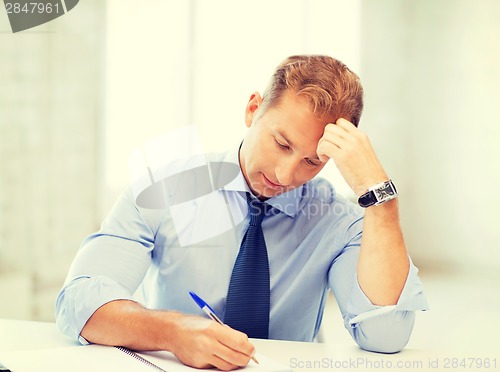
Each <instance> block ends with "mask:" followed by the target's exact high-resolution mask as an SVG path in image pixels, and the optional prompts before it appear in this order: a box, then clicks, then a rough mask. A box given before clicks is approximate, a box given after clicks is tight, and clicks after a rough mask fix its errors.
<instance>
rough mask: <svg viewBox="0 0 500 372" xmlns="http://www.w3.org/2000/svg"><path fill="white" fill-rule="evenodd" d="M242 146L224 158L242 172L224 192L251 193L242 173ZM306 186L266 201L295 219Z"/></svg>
mask: <svg viewBox="0 0 500 372" xmlns="http://www.w3.org/2000/svg"><path fill="white" fill-rule="evenodd" d="M240 146H241V145H239V146H237V147H234V148H232V149H231V150H230V151H228V152H227V153H226V155H225V156H224V160H223V161H224V162H229V163H234V164H237V165H238V167H239V169H240V171H239V172H238V174H237V175H236V177H235V178H234V179H233V180H232V181H231V182H229V183H228V184H227V185H226V186H224V187H223V190H226V191H237V192H251V191H250V188H249V187H248V184H247V182H246V180H245V177H244V176H243V172H242V171H241V165H240V161H239V156H238V155H239V149H240ZM303 189H304V185H302V186H300V187H298V188H296V189H294V190H291V191H288V192H285V193H283V194H280V195H278V196H274V197H272V198H269V199H268V200H266V203H267V204H270V205H271V206H273V207H274V208H277V209H278V210H280V211H281V212H283V213H285V214H287V215H288V216H290V217H294V216H295V215H296V214H297V212H298V211H299V205H300V200H301V199H302V194H303V191H304V190H303Z"/></svg>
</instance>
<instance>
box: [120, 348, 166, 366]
mask: <svg viewBox="0 0 500 372" xmlns="http://www.w3.org/2000/svg"><path fill="white" fill-rule="evenodd" d="M115 348H117V349H118V350H121V351H123V352H124V353H125V354H128V355H130V356H131V357H133V358H135V359H137V360H138V361H139V362H142V363H144V364H147V365H148V366H150V367H153V368H156V369H157V370H159V371H163V372H167V371H165V370H164V369H163V368H161V367H158V366H157V365H156V364H154V363H151V362H150V361H149V360H147V359H144V358H143V357H141V356H140V355H139V354H137V353H134V352H133V351H132V350H130V349H127V348H126V347H123V346H115Z"/></svg>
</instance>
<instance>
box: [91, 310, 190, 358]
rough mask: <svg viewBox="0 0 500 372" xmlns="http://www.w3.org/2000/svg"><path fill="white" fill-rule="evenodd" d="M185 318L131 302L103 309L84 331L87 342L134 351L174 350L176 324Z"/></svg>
mask: <svg viewBox="0 0 500 372" xmlns="http://www.w3.org/2000/svg"><path fill="white" fill-rule="evenodd" d="M181 316H182V314H180V313H177V312H172V311H156V310H149V309H146V308H144V307H143V306H142V305H140V304H138V303H137V302H134V301H130V300H117V301H111V302H108V303H107V304H105V305H103V306H101V307H100V308H99V309H97V310H96V312H95V313H94V314H93V315H92V316H91V317H90V319H89V320H88V321H87V323H86V324H85V326H84V327H83V329H82V332H81V336H82V337H84V338H85V339H86V340H87V341H89V342H92V343H98V344H103V345H121V346H126V347H129V348H131V349H134V350H172V345H171V341H170V340H172V339H173V337H174V333H175V324H176V322H177V321H178V320H179V319H180V317H181Z"/></svg>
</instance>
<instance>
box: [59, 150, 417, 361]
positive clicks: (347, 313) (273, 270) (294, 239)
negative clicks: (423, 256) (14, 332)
mask: <svg viewBox="0 0 500 372" xmlns="http://www.w3.org/2000/svg"><path fill="white" fill-rule="evenodd" d="M208 159H209V160H210V161H215V162H221V161H224V162H231V163H234V164H237V165H238V167H239V161H238V149H235V150H233V151H230V152H228V153H223V154H213V155H210V156H209V157H208ZM183 166H185V164H184V165H183ZM248 191H249V188H248V185H247V184H246V181H245V179H244V177H243V175H242V173H241V171H240V172H239V173H238V175H237V176H236V178H234V179H233V180H232V181H231V182H230V183H228V184H227V185H225V186H224V187H223V188H222V189H218V190H215V191H213V192H212V196H213V197H214V198H220V200H224V203H225V205H226V206H227V207H228V208H227V210H229V211H230V212H229V219H228V217H227V216H226V217H224V216H222V215H220V216H219V215H218V214H217V213H218V212H217V213H215V214H213V213H212V212H211V211H210V210H209V211H208V212H207V208H206V206H205V205H204V202H203V200H202V199H203V198H198V199H197V200H196V201H194V202H192V203H191V204H190V205H187V204H186V205H181V206H180V207H181V208H179V206H177V208H168V207H167V208H163V209H156V210H155V209H146V208H140V207H138V205H137V204H136V198H135V196H134V192H133V191H132V189H131V188H130V189H128V190H127V191H125V192H124V193H123V194H122V195H121V196H120V197H119V199H118V200H117V201H116V203H115V205H114V207H113V209H112V210H111V212H110V214H109V216H108V217H107V218H106V219H105V220H104V222H103V224H102V226H101V229H100V230H99V231H98V232H96V233H94V234H92V235H90V236H89V237H87V238H86V239H85V240H84V242H83V243H82V246H81V247H80V249H79V251H78V253H77V255H76V257H75V259H74V261H73V264H72V265H71V268H70V271H69V273H68V276H67V278H66V281H65V283H64V286H63V288H62V289H61V291H60V293H59V295H58V298H57V302H56V321H57V324H58V326H59V328H60V329H61V330H62V331H63V332H64V333H66V334H67V335H69V336H71V337H73V338H75V339H79V340H80V342H82V343H85V342H86V341H85V340H84V339H83V338H82V337H80V332H81V330H82V328H83V327H84V325H85V323H86V322H87V320H88V319H89V318H90V316H91V315H92V314H93V313H94V312H95V311H96V310H97V309H98V308H99V307H100V306H102V305H104V304H106V303H107V302H110V301H113V300H117V299H131V300H134V299H136V298H137V297H136V296H137V294H141V296H140V297H141V298H142V299H143V301H144V305H145V306H146V307H148V308H152V309H168V310H177V311H181V312H184V313H189V314H198V315H200V316H203V315H204V314H203V312H202V311H201V310H200V309H199V307H198V306H197V305H196V304H195V303H194V302H193V300H192V299H191V298H190V296H189V291H194V292H195V293H197V294H198V295H199V296H201V297H202V298H203V299H204V300H205V301H206V302H207V303H209V304H210V305H211V306H212V308H213V309H214V310H215V312H216V313H217V314H218V315H219V317H220V318H221V319H223V318H224V308H225V300H226V295H227V289H228V286H229V280H230V277H231V272H232V269H233V265H234V262H235V260H236V256H237V254H238V250H239V247H240V242H241V240H242V238H243V235H244V233H245V231H246V229H247V227H248V223H249V217H248V216H247V211H248V207H247V204H246V201H245V197H244V192H248ZM267 203H269V204H270V205H272V206H273V207H274V208H272V213H271V214H270V215H269V216H266V218H265V219H264V221H263V223H262V229H263V232H264V237H265V240H266V245H267V249H268V256H269V266H270V275H271V278H270V285H271V309H270V324H269V336H270V338H272V339H282V340H296V341H313V340H314V339H315V337H316V335H317V332H318V330H319V327H320V325H321V320H322V317H323V310H324V308H325V303H326V299H327V294H328V291H329V290H331V291H332V292H333V294H334V296H335V298H336V300H337V303H338V305H339V307H340V310H341V313H342V316H343V318H344V324H345V326H346V328H347V330H348V331H349V332H350V334H351V335H352V337H353V338H354V340H355V341H356V342H357V343H358V345H359V346H360V347H362V348H364V349H366V350H372V351H379V352H395V351H399V350H401V349H402V348H403V347H404V346H405V345H406V343H407V342H408V339H409V337H410V334H411V330H412V328H413V323H414V319H415V313H414V312H415V310H426V309H427V303H426V299H425V296H424V294H423V289H422V284H421V282H420V279H419V278H418V275H417V273H418V270H417V268H416V267H415V266H414V265H413V264H411V266H410V271H409V274H408V277H407V280H406V284H405V286H404V289H403V291H402V293H401V296H400V298H399V301H398V303H397V304H396V305H394V306H375V305H373V304H372V303H371V302H370V300H369V299H368V298H367V297H366V296H365V294H364V293H363V291H362V290H361V289H360V287H359V285H358V282H357V276H356V266H357V260H358V254H359V250H360V243H361V235H362V228H363V210H362V209H361V208H360V207H358V206H357V205H354V204H353V203H351V202H349V201H347V200H345V199H344V198H342V197H341V196H339V195H336V194H335V191H334V188H333V187H332V185H331V184H330V183H329V182H328V181H326V180H324V179H321V178H315V179H313V180H311V181H309V182H307V183H306V184H304V185H303V186H301V187H299V188H297V189H295V190H292V191H290V192H287V193H284V194H281V195H279V196H276V197H273V198H270V199H269V200H267ZM181 209H182V210H184V212H185V211H187V213H186V212H185V213H180V214H179V210H181ZM207 213H208V216H207ZM203 216H205V217H203ZM227 221H231V228H230V229H225V228H221V226H222V227H223V225H224V224H227ZM240 221H241V222H240ZM207 226H208V228H207ZM217 229H219V230H221V231H222V232H221V233H217V234H212V235H216V236H211V237H210V236H209V237H208V238H207V236H206V232H207V231H217ZM200 231H201V232H202V233H201V234H200V233H199V232H200ZM209 235H210V234H209ZM200 237H201V238H200ZM134 294H135V296H134ZM249 295H251V294H249ZM324 331H325V332H328V331H329V330H328V329H326V330H324Z"/></svg>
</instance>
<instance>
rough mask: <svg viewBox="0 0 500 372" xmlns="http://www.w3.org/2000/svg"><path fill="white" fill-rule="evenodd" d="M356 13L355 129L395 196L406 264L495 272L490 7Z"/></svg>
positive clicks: (460, 0) (495, 49)
mask: <svg viewBox="0 0 500 372" xmlns="http://www.w3.org/2000/svg"><path fill="white" fill-rule="evenodd" d="M362 9H363V21H362V45H361V50H362V52H363V57H362V71H363V76H362V78H364V79H363V80H364V84H365V88H366V102H367V105H366V111H365V115H364V118H363V124H362V127H364V128H366V130H367V131H369V133H370V134H371V138H372V140H373V142H374V144H375V146H376V148H377V150H378V151H379V155H380V157H381V158H382V159H383V162H384V164H385V165H386V167H387V168H388V170H389V172H390V174H391V176H393V178H394V179H395V181H396V184H397V185H398V187H399V189H400V191H401V193H402V195H401V198H400V200H401V206H402V220H403V223H404V227H405V232H406V238H407V242H408V245H409V248H410V251H411V253H412V256H413V257H414V259H415V260H416V261H418V262H420V263H421V264H422V265H423V266H425V267H431V266H434V267H438V268H439V269H440V270H443V269H447V270H454V269H457V270H463V269H470V268H475V267H476V268H479V269H480V270H485V271H488V270H489V271H496V272H498V268H499V267H500V251H499V249H498V247H499V246H500V238H499V236H498V218H497V210H498V205H499V204H500V193H498V189H499V187H500V171H499V169H500V168H499V166H498V165H497V164H496V163H497V159H499V158H500V147H499V146H498V142H499V141H500V125H499V122H500V105H499V104H498V103H499V94H498V87H499V86H500V70H499V68H498V66H500V38H499V37H498V35H500V23H499V22H498V15H499V14H500V2H498V1H494V0H482V1H472V0H440V1H430V0H429V1H416V0H415V1H399V0H381V1H376V2H373V1H370V0H365V1H363V3H362ZM365 123H366V124H365Z"/></svg>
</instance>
